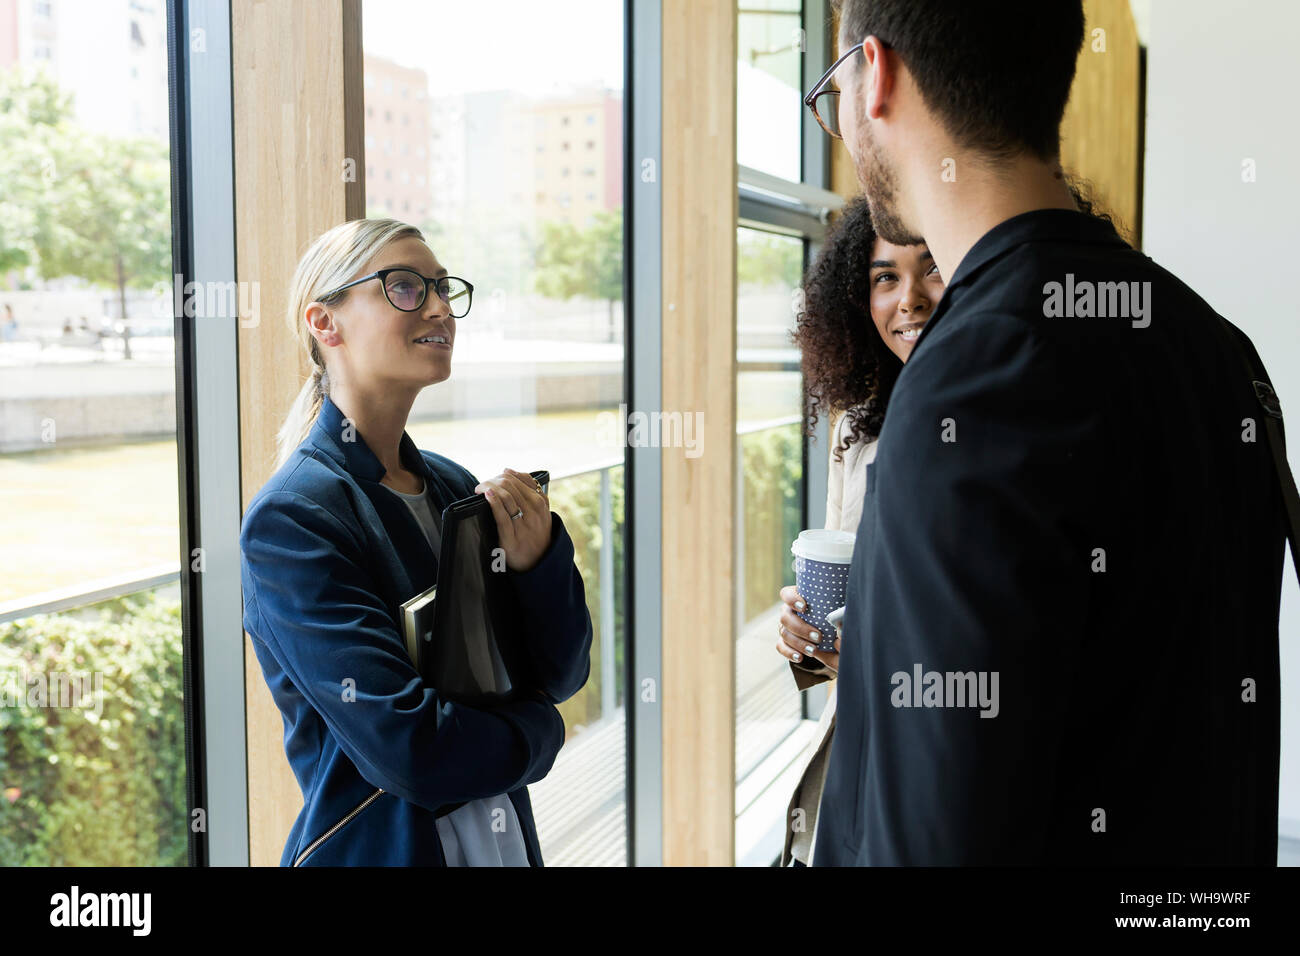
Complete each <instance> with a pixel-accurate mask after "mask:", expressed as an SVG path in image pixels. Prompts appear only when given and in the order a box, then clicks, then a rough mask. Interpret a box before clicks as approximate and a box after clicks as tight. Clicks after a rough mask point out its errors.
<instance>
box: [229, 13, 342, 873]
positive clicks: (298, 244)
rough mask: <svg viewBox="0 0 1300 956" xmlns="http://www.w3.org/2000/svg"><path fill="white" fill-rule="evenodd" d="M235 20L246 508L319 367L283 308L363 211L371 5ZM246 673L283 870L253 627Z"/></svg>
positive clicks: (256, 847)
mask: <svg viewBox="0 0 1300 956" xmlns="http://www.w3.org/2000/svg"><path fill="white" fill-rule="evenodd" d="M230 26H231V48H232V56H233V74H234V77H235V81H234V84H233V86H234V89H233V95H234V127H235V128H234V143H235V157H234V159H235V228H236V252H237V256H238V270H237V271H238V279H239V281H240V282H241V283H244V282H255V283H257V284H258V288H259V291H260V295H261V299H260V302H261V311H262V315H263V319H262V321H261V322H260V323H259V324H258V325H257V326H255V327H252V328H240V330H239V414H240V459H241V461H240V475H241V483H242V486H241V492H242V499H243V506H244V507H245V508H247V507H248V504H249V502H250V501H251V500H252V498H253V496H254V495H255V494H256V493H257V491H258V489H259V488H261V486H262V485H263V483H265V481H266V480H267V478H269V477H270V476H271V473H272V471H273V470H274V461H275V433H276V432H277V431H278V430H279V427H280V424H281V422H282V421H283V420H284V416H285V414H286V413H287V412H288V410H289V406H290V404H291V403H292V402H293V399H294V397H295V396H296V395H297V394H298V390H299V388H301V386H302V383H303V382H304V381H305V380H306V377H307V374H308V371H309V368H308V364H307V359H306V357H305V356H304V355H303V354H302V350H301V347H300V346H299V345H298V343H297V339H296V338H295V337H294V335H293V333H292V331H291V330H290V328H289V326H288V324H287V322H286V320H285V316H284V311H285V308H286V299H287V289H288V284H289V281H290V278H291V277H292V275H293V270H294V267H295V266H296V265H297V262H298V258H299V256H300V255H301V254H302V253H303V252H304V251H305V250H306V248H307V246H308V245H309V244H310V243H311V241H312V240H314V239H315V238H316V237H317V236H319V235H320V234H321V233H322V232H324V231H325V230H327V229H329V228H331V227H332V226H336V225H338V224H339V223H340V222H344V221H346V220H348V219H357V218H360V217H362V216H363V215H364V214H365V212H364V210H365V193H364V188H365V168H366V164H365V155H364V152H363V150H364V133H365V129H364V123H365V113H364V104H363V88H362V80H363V77H362V61H361V0H274V2H271V0H232V3H231V24H230ZM349 160H351V161H352V162H351V163H348V162H347V161H349ZM348 169H351V171H352V175H351V179H350V181H349V179H348V176H347V172H346V171H347V170H348ZM244 668H245V677H246V686H247V691H246V706H247V717H248V807H249V821H248V831H249V860H250V862H251V863H252V864H253V865H254V866H259V865H262V866H274V865H276V864H278V863H279V861H280V854H281V852H282V851H283V849H284V843H285V840H286V838H287V837H288V834H289V828H290V827H291V826H292V824H293V820H294V818H295V817H296V816H297V814H298V811H299V810H300V809H301V808H302V794H301V791H299V789H298V784H297V781H296V780H295V779H294V776H293V773H292V772H291V771H290V769H289V764H288V761H287V760H286V758H285V755H284V726H283V723H282V721H281V718H280V712H279V710H278V709H277V708H276V706H275V702H274V701H273V700H272V698H271V693H270V691H269V690H268V688H267V686H266V681H265V679H264V678H263V677H262V671H261V667H260V666H259V664H258V661H257V658H256V656H255V655H254V653H253V647H252V643H251V642H250V641H249V638H248V635H247V634H245V635H244Z"/></svg>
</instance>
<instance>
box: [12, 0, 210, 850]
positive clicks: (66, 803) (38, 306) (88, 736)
mask: <svg viewBox="0 0 1300 956" xmlns="http://www.w3.org/2000/svg"><path fill="white" fill-rule="evenodd" d="M25 6H26V4H24V7H25ZM10 7H11V8H12V7H13V5H12V4H11V5H10ZM31 9H32V10H34V12H35V14H36V16H37V17H38V18H41V19H49V18H50V17H51V15H52V7H51V4H50V3H46V2H40V3H35V4H33V5H32V7H31ZM125 9H126V8H125V5H120V6H119V7H110V8H108V9H107V10H101V9H99V8H98V5H96V9H95V11H94V13H95V24H96V26H97V27H99V26H108V27H109V28H110V29H111V33H109V34H107V35H110V36H122V37H123V38H129V41H130V42H132V43H133V44H134V45H135V46H136V47H138V48H139V49H137V50H136V51H135V52H134V54H133V56H132V60H133V62H137V63H139V64H140V65H141V66H143V67H144V70H143V72H144V74H145V75H146V76H149V77H156V78H157V81H156V82H147V81H140V80H139V78H138V77H134V76H133V72H132V71H133V69H134V68H133V67H130V65H129V64H128V62H127V61H126V60H125V59H124V58H122V57H113V56H103V57H100V58H99V59H98V61H97V62H96V63H95V66H94V69H93V70H85V71H81V72H76V73H70V74H67V75H63V76H60V77H58V78H57V79H53V80H50V82H55V83H56V84H57V86H58V88H59V93H60V94H62V95H63V96H65V97H68V98H69V99H70V100H72V101H73V102H75V101H76V100H83V101H84V100H90V101H93V102H99V101H101V100H102V94H104V92H105V91H107V92H108V93H109V94H110V96H111V98H112V99H113V100H114V101H118V102H122V103H134V104H137V105H138V106H139V107H141V109H140V113H138V114H136V115H149V116H162V117H165V116H167V115H168V91H167V83H166V81H167V75H168V67H167V59H166V45H165V44H154V45H151V46H145V45H144V37H143V33H142V32H141V30H140V27H139V24H138V23H137V22H136V21H134V20H130V21H128V20H126V19H125V18H124V17H123V15H122V12H123V11H125ZM113 10H118V11H119V12H117V13H113V12H112V11H113ZM16 23H17V21H15V19H14V18H13V17H12V15H11V16H10V17H9V18H8V19H7V20H6V19H0V49H15V50H20V49H21V48H22V45H21V44H20V43H19V42H18V38H17V37H16V36H15V35H14V32H13V31H14V29H15V26H16ZM118 31H121V32H120V33H119V32H118ZM32 56H33V57H34V58H35V59H38V60H49V59H51V58H52V51H51V48H50V46H49V45H48V44H35V45H34V46H33V48H32ZM21 73H22V71H18V70H15V71H12V72H9V71H6V74H7V75H6V76H4V77H3V78H0V91H2V93H3V95H0V100H3V101H4V102H6V103H23V102H24V101H25V99H26V98H25V97H24V96H23V95H22V93H23V90H24V88H26V87H27V86H28V83H29V81H28V80H26V79H24V78H23V77H22V75H21ZM11 94H16V95H11ZM133 112H134V111H126V110H124V111H123V114H122V117H121V120H120V121H119V123H120V128H116V129H112V128H108V129H106V128H105V127H104V126H99V125H96V126H95V127H93V128H92V127H91V125H90V124H88V123H85V122H84V121H83V119H81V118H79V116H78V114H77V113H76V112H75V110H74V109H71V108H66V109H65V108H61V107H55V108H54V109H53V110H51V111H47V112H45V113H42V114H39V115H38V114H34V113H29V112H28V111H27V110H26V108H25V107H24V106H13V107H7V108H6V111H5V113H4V116H3V119H4V122H3V123H0V182H3V183H4V191H5V193H6V197H5V198H6V232H5V240H4V245H5V252H6V253H10V254H12V253H13V252H15V251H16V252H19V253H20V254H21V256H22V259H23V260H24V261H25V264H24V265H22V266H20V267H16V268H13V269H10V268H8V267H6V268H5V269H2V270H0V367H2V368H3V372H2V373H0V375H2V376H3V380H4V383H5V388H4V393H3V395H2V396H0V414H2V415H3V419H4V421H5V426H4V428H3V429H2V430H0V489H2V491H0V494H2V495H3V500H4V515H5V517H4V533H3V539H4V546H3V547H2V548H0V685H2V686H0V693H4V694H10V693H13V694H15V695H20V696H19V699H20V700H24V701H26V702H27V705H26V706H23V707H17V708H12V709H6V711H5V716H4V719H3V721H0V781H2V782H0V786H2V787H3V797H4V799H3V800H0V863H2V864H4V865H10V866H18V865H27V866H142V867H154V866H185V865H187V863H188V853H189V849H188V848H189V832H188V830H189V827H188V823H189V813H188V812H187V806H188V802H187V794H186V779H187V761H186V752H185V725H186V719H185V710H184V707H185V705H186V703H187V701H186V699H185V685H184V681H183V674H184V652H183V643H182V632H181V619H182V616H181V610H182V608H181V585H180V579H181V566H180V563H179V561H178V555H179V554H180V552H181V548H182V538H181V527H182V519H181V511H180V499H179V495H178V489H177V475H178V473H179V464H180V463H179V455H178V443H177V429H176V407H177V406H176V394H175V382H176V375H177V370H176V367H175V361H174V356H175V355H176V343H175V342H174V340H173V320H172V305H173V297H172V293H173V290H172V288H171V282H172V276H173V274H174V269H173V262H172V252H171V237H172V209H171V194H170V191H169V186H168V183H169V180H170V162H171V149H170V143H169V141H168V138H167V135H168V133H167V128H166V124H157V125H159V126H161V129H160V130H159V131H158V132H156V133H153V132H149V131H148V130H146V129H144V128H142V127H140V125H139V124H138V123H137V124H134V125H133V124H132V122H131V119H130V117H131V116H132V113H133ZM38 140H39V142H40V143H41V144H42V145H43V146H44V147H45V148H47V149H49V150H50V151H51V152H54V153H55V154H57V155H59V156H60V157H61V159H60V167H59V170H58V172H59V173H60V175H58V176H56V177H53V178H50V179H49V181H46V180H45V178H44V177H43V175H42V174H43V172H47V170H43V168H42V164H41V162H40V161H39V158H38V157H39V156H40V155H42V154H41V153H40V152H37V151H33V148H32V145H33V143H34V142H36V141H38ZM128 156H130V157H131V159H130V161H127V157H128ZM11 190H12V191H11ZM89 197H94V199H95V201H93V202H91V201H88V199H89ZM37 221H42V222H44V224H45V225H46V226H47V227H48V229H47V231H45V232H40V231H36V230H34V229H33V228H31V225H32V224H33V223H35V222H37ZM118 252H121V253H122V254H123V259H122V261H124V262H125V264H126V270H127V272H126V275H125V276H124V277H121V276H119V275H118V274H117V273H116V269H115V268H110V267H109V266H110V264H111V263H113V262H114V260H115V253H118ZM122 278H124V279H125V282H120V281H119V280H120V279H122ZM189 302H190V305H191V306H192V307H193V308H195V309H196V310H205V309H208V308H209V307H212V308H214V309H215V308H217V307H218V306H219V304H218V303H217V302H216V297H215V296H214V295H207V294H204V293H202V292H200V293H198V294H197V296H196V297H194V298H191V299H190V300H189ZM195 314H198V313H197V311H196V313H195ZM19 685H21V687H20V686H19ZM37 686H40V687H41V688H42V689H43V690H44V692H45V696H44V699H43V701H42V703H41V704H40V705H36V704H35V703H34V701H33V698H32V697H31V696H30V694H29V690H31V689H33V688H35V687H37Z"/></svg>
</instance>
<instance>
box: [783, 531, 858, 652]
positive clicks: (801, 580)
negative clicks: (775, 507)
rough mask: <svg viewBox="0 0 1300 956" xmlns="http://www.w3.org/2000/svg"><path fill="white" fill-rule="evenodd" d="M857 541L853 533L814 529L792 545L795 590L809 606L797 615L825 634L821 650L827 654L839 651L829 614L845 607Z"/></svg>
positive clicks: (803, 533)
mask: <svg viewBox="0 0 1300 956" xmlns="http://www.w3.org/2000/svg"><path fill="white" fill-rule="evenodd" d="M854 540H855V536H854V535H853V533H852V532H849V531H831V530H828V529H823V528H814V529H811V530H809V531H800V532H799V537H797V538H796V539H795V540H794V543H793V544H791V545H790V551H791V553H792V554H794V581H795V587H796V588H798V590H799V594H800V595H802V597H803V599H804V603H805V607H804V610H803V612H802V613H800V612H795V613H797V614H799V617H801V618H803V620H805V621H807V622H808V623H809V624H811V625H812V626H813V627H814V628H816V629H817V631H818V632H819V633H820V634H821V636H822V639H821V642H820V643H819V644H818V648H819V649H820V650H823V651H833V650H835V626H834V625H833V624H830V623H828V622H827V620H826V615H827V614H829V613H830V612H831V611H834V610H835V609H836V608H840V607H843V606H844V595H845V592H846V591H847V590H848V584H849V563H850V562H851V561H852V560H853V543H854Z"/></svg>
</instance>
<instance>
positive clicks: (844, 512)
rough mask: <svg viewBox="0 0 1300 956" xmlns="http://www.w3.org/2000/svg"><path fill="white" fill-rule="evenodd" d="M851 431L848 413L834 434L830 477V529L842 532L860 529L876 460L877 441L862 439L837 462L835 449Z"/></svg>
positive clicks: (828, 510)
mask: <svg viewBox="0 0 1300 956" xmlns="http://www.w3.org/2000/svg"><path fill="white" fill-rule="evenodd" d="M848 432H849V415H848V412H845V413H844V414H843V415H841V416H840V418H839V421H838V422H837V423H836V425H835V429H834V434H833V435H831V450H830V471H829V473H828V474H827V476H826V527H827V528H832V529H836V530H841V531H853V532H856V531H857V530H858V522H859V521H860V520H861V518H862V501H863V499H864V498H866V497H867V465H869V464H870V463H871V462H873V461H875V460H876V440H875V439H872V440H870V441H867V440H865V439H863V438H861V437H859V438H858V439H857V440H855V441H854V442H853V444H852V445H850V446H849V447H848V449H847V450H846V451H844V452H843V455H844V461H843V462H838V461H836V460H835V449H836V448H837V447H838V446H839V444H840V442H841V441H843V439H844V437H845V435H847V434H848Z"/></svg>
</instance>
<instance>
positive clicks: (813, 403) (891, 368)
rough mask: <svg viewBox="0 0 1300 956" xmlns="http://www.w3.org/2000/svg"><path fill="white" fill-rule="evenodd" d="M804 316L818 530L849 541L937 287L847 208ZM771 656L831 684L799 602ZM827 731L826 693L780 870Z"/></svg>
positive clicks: (813, 271) (801, 856)
mask: <svg viewBox="0 0 1300 956" xmlns="http://www.w3.org/2000/svg"><path fill="white" fill-rule="evenodd" d="M803 290H804V311H803V312H802V314H800V316H799V319H798V324H797V327H796V330H795V332H794V340H795V342H796V344H797V345H798V346H799V348H800V350H801V352H802V353H803V373H804V383H805V387H806V389H807V393H808V405H807V421H806V428H807V430H808V431H809V433H811V432H812V429H813V428H814V427H815V425H816V424H817V419H818V417H819V416H820V415H821V414H829V415H831V416H832V418H833V417H834V415H835V414H836V413H839V412H843V414H840V416H839V418H838V421H837V423H836V425H835V427H834V429H833V430H832V433H833V437H832V439H831V458H830V473H829V476H828V481H827V494H826V527H827V528H829V529H833V530H842V531H853V532H856V531H857V527H858V519H859V518H860V517H861V515H862V502H863V499H864V498H865V496H866V474H867V466H868V464H870V462H871V461H872V460H873V459H874V458H875V457H876V440H877V438H878V436H879V435H880V428H881V425H882V424H883V423H884V420H885V406H886V405H887V404H888V402H889V394H890V392H891V390H892V389H893V387H894V382H895V380H896V379H897V378H898V373H899V371H900V370H901V369H902V367H903V363H904V362H906V361H907V357H908V355H910V354H911V352H912V348H913V346H914V345H915V344H916V339H917V337H918V336H919V335H920V334H921V330H922V329H923V328H925V324H926V322H928V321H929V320H930V316H931V315H932V314H933V313H934V308H935V306H936V305H938V304H939V299H940V298H941V297H942V296H943V290H944V282H943V279H942V278H941V277H940V275H939V270H938V268H937V267H936V266H935V264H934V259H933V258H932V257H931V255H930V251H929V250H928V249H927V248H926V247H925V246H924V245H916V246H896V245H893V244H892V243H889V242H885V241H884V240H883V239H881V238H879V237H878V236H877V235H876V233H875V230H874V229H873V228H872V226H871V215H870V212H869V210H868V207H867V203H866V200H865V199H862V198H859V199H855V200H853V201H852V202H850V203H849V204H848V205H847V206H846V207H845V209H844V213H843V215H842V216H841V217H840V219H839V221H838V222H837V223H836V225H835V228H834V229H833V230H832V231H831V233H830V235H829V236H828V237H827V239H826V244H825V246H824V248H823V249H822V252H821V255H819V256H818V257H817V260H816V262H814V263H813V265H812V267H811V268H810V269H809V270H808V274H807V275H806V276H805V278H804V284H803ZM781 600H782V601H783V602H784V603H785V605H786V606H785V608H784V609H783V610H782V615H781V626H780V637H779V639H778V641H777V645H776V646H777V650H778V651H780V653H781V654H782V655H783V656H784V657H785V658H787V659H788V660H789V661H790V667H791V670H792V671H793V673H794V679H795V683H796V684H797V685H798V687H799V689H800V690H807V689H808V688H809V687H812V686H814V685H815V684H819V683H821V682H823V681H828V680H832V679H834V677H835V675H836V669H837V665H838V662H839V652H838V647H839V640H838V638H837V639H836V641H835V646H836V648H837V650H836V651H821V650H818V648H817V642H818V640H819V635H817V633H816V632H815V631H813V630H812V628H811V627H810V626H809V625H808V624H807V622H805V621H804V620H803V619H802V618H800V617H798V615H797V614H796V611H801V610H803V599H802V597H801V596H800V595H799V593H798V591H797V590H796V589H795V588H794V587H786V588H782V589H781ZM834 728H835V688H834V686H833V685H832V687H831V691H830V695H829V697H828V699H827V701H826V708H825V710H824V711H823V713H822V717H821V722H820V723H819V725H818V729H817V735H816V736H815V738H814V740H813V743H812V744H811V745H810V747H809V749H808V750H807V751H806V752H805V755H804V771H803V775H802V778H801V779H800V781H799V784H798V785H797V786H796V787H795V791H794V794H793V796H792V797H791V799H790V806H789V812H788V813H787V814H786V837H785V847H784V850H783V852H782V855H781V865H782V866H809V865H811V864H812V848H813V845H814V836H815V833H816V821H817V808H818V804H819V803H820V801H821V791H822V782H823V780H824V778H825V773H826V758H827V756H828V754H829V752H830V745H831V736H832V734H833V733H834Z"/></svg>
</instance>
